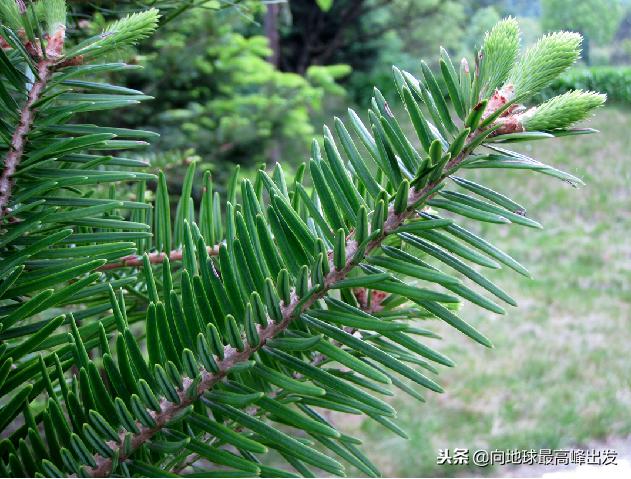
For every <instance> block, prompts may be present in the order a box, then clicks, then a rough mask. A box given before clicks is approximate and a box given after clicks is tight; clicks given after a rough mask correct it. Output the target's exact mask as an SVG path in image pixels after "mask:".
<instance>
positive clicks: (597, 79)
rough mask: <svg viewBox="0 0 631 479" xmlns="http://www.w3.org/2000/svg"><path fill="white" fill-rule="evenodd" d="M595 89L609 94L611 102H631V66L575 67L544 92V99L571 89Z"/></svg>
mask: <svg viewBox="0 0 631 479" xmlns="http://www.w3.org/2000/svg"><path fill="white" fill-rule="evenodd" d="M579 89H580V90H593V91H599V92H602V93H606V94H607V99H608V101H609V102H622V103H630V102H631V67H628V66H622V67H621V66H598V67H590V68H584V67H583V68H573V69H571V70H569V71H567V72H566V73H564V74H563V75H561V76H560V77H559V78H558V79H556V80H555V81H554V83H552V85H550V86H549V87H548V88H546V89H545V90H544V91H543V92H542V93H541V96H542V99H547V98H551V97H553V96H556V95H559V94H561V93H565V92H566V91H569V90H579Z"/></svg>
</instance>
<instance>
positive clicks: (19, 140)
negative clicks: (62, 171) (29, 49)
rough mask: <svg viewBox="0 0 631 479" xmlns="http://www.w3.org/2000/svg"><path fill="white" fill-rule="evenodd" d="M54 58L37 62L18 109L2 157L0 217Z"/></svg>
mask: <svg viewBox="0 0 631 479" xmlns="http://www.w3.org/2000/svg"><path fill="white" fill-rule="evenodd" d="M55 61H56V59H55V58H51V57H47V58H42V59H40V60H39V62H38V63H37V79H36V80H35V83H33V86H32V87H31V90H30V91H29V93H28V97H27V100H26V103H24V106H23V107H22V110H21V111H20V119H19V122H18V124H17V126H16V128H15V131H14V132H13V136H12V137H11V143H10V144H9V152H8V153H7V156H6V158H5V159H4V169H3V170H2V175H1V176H0V218H2V216H4V214H5V213H6V208H7V205H8V204H9V200H10V199H11V190H12V188H13V175H14V174H15V172H16V171H17V168H18V166H19V164H20V161H21V160H22V156H24V149H25V146H26V138H27V136H28V134H29V133H30V131H31V127H32V126H33V120H34V119H35V112H36V110H35V108H34V105H35V103H37V101H38V100H39V99H40V96H41V95H42V92H43V91H44V89H45V88H46V84H47V83H48V80H49V79H50V76H51V74H52V71H53V66H54V65H55Z"/></svg>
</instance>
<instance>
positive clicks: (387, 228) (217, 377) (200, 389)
mask: <svg viewBox="0 0 631 479" xmlns="http://www.w3.org/2000/svg"><path fill="white" fill-rule="evenodd" d="M476 133H477V131H476ZM474 136H475V135H469V138H473V137H474ZM468 154H469V150H468V148H465V149H464V150H463V151H462V152H461V153H460V154H459V155H458V156H456V157H455V158H453V159H452V160H451V161H450V162H449V163H448V164H447V165H446V167H445V170H444V171H445V172H452V171H453V170H454V169H456V168H457V167H458V166H459V165H460V163H462V161H463V160H464V159H465V158H466V157H467V156H468ZM445 177H446V174H442V175H441V176H440V177H439V178H438V179H436V180H434V181H432V182H430V183H429V184H427V185H426V186H425V187H423V188H422V189H420V190H417V189H415V188H413V189H412V190H411V192H410V194H409V195H408V201H407V208H406V209H405V210H404V211H402V212H401V213H396V212H395V209H394V206H391V207H390V208H389V210H388V216H387V217H386V220H385V222H384V224H383V228H382V230H381V232H380V234H379V235H378V236H377V237H376V238H374V239H372V240H371V241H370V242H369V243H368V244H367V246H366V248H365V250H364V252H363V254H362V259H363V257H365V256H367V255H368V254H370V253H371V252H372V251H374V250H375V249H377V248H378V247H379V246H380V245H381V243H382V242H383V241H384V239H385V238H386V237H387V236H388V235H389V234H391V233H392V232H393V231H395V230H396V229H397V228H398V227H399V226H401V225H402V224H403V223H404V222H405V221H406V220H407V219H409V218H411V217H413V216H414V215H415V214H416V210H417V209H418V208H419V207H420V206H419V203H421V202H424V201H427V200H428V199H430V198H431V197H432V196H433V195H434V194H435V192H436V189H437V186H438V185H439V184H440V183H441V182H442V181H443V180H444V179H445ZM357 252H358V244H357V241H355V239H354V237H353V236H351V237H349V238H348V239H347V240H346V262H345V264H344V266H343V267H342V268H341V269H339V270H336V268H335V265H334V262H333V250H329V252H328V261H329V265H330V272H329V273H328V274H327V275H326V276H325V277H324V278H323V283H324V284H323V285H320V288H319V289H318V291H317V292H316V293H314V294H312V295H311V297H310V298H309V299H307V300H306V301H304V300H302V299H301V298H299V297H298V296H297V295H296V293H295V291H292V294H291V301H290V303H289V304H288V305H283V304H281V312H282V317H283V319H282V321H280V322H278V323H276V322H273V321H270V322H269V324H268V325H267V326H266V327H261V326H260V325H257V330H258V336H259V342H258V343H257V344H256V345H255V346H250V345H249V344H248V343H247V342H244V343H245V347H244V348H243V351H239V350H237V349H235V348H233V347H232V346H226V347H225V348H224V359H223V360H221V361H217V368H218V370H217V372H214V373H213V372H210V371H207V370H205V369H204V368H201V369H200V380H199V383H198V385H197V390H196V391H195V392H194V393H193V394H191V393H190V391H188V389H189V388H190V387H192V386H193V385H194V384H195V382H194V381H193V379H191V378H184V380H183V387H182V389H181V390H180V391H178V397H179V401H178V402H177V403H175V402H170V401H167V400H166V399H163V400H162V401H161V403H160V412H157V413H155V412H150V414H151V415H152V417H153V420H154V421H155V426H153V427H148V426H143V425H142V424H140V422H138V423H137V426H138V429H139V432H138V433H136V434H134V435H133V437H132V440H131V447H128V448H124V440H125V434H126V433H121V435H120V441H119V443H118V444H112V445H111V448H112V449H115V453H116V454H115V456H116V457H117V458H118V461H119V462H123V461H125V460H127V458H128V457H129V456H130V455H131V454H132V453H133V452H134V451H135V450H136V449H138V448H139V447H140V446H141V445H142V444H144V443H145V442H147V441H148V440H150V439H151V438H152V437H153V436H154V435H155V434H156V433H158V432H160V431H161V430H162V429H163V428H164V427H165V426H167V425H168V424H169V422H171V421H172V420H173V419H174V418H176V417H177V416H178V415H179V414H180V413H182V412H183V411H184V409H186V408H187V407H189V406H191V405H192V404H193V403H194V402H195V401H196V400H197V399H198V398H199V397H200V396H201V395H202V394H204V393H205V392H206V391H209V390H211V389H212V388H213V386H214V385H215V384H217V383H218V382H219V381H221V380H222V379H223V378H224V377H225V376H226V375H227V374H228V372H229V370H230V369H231V368H232V367H234V366H235V365H237V364H239V363H242V362H244V361H247V360H249V359H250V357H251V356H252V354H254V353H255V352H256V351H258V350H259V349H261V348H262V347H263V346H264V345H265V343H266V342H267V341H268V340H270V339H273V338H275V337H276V336H278V335H279V334H281V333H282V332H283V331H285V330H286V329H287V327H288V326H289V324H290V323H291V322H292V321H293V320H294V319H296V318H299V317H300V315H301V314H302V313H303V312H304V311H306V310H308V309H309V308H310V307H311V306H312V305H313V304H314V303H315V302H316V301H317V300H318V299H321V298H322V297H324V296H325V295H326V294H327V292H328V291H329V290H330V289H331V287H332V286H333V285H334V284H335V283H337V282H338V281H341V280H343V279H345V278H346V276H347V275H348V273H349V272H350V271H351V270H352V269H353V268H354V267H355V266H356V265H357V264H358V259H357V258H355V254H356V253H357ZM310 286H314V285H310ZM95 461H96V464H97V465H96V467H93V468H91V469H89V470H88V471H87V472H88V475H89V476H90V477H106V476H109V475H110V474H111V472H112V467H113V461H112V459H111V458H107V457H102V456H100V455H99V454H98V453H97V454H96V456H95Z"/></svg>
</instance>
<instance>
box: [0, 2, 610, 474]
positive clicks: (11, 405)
mask: <svg viewBox="0 0 631 479" xmlns="http://www.w3.org/2000/svg"><path fill="white" fill-rule="evenodd" d="M10 3H11V2H3V5H9V4H10ZM15 5H16V8H3V9H2V10H0V14H1V15H2V21H3V23H2V26H1V27H0V41H1V46H2V48H1V49H0V63H1V65H0V68H1V70H0V75H1V78H0V110H1V121H0V149H2V158H3V165H2V166H3V170H2V178H1V183H0V187H1V189H0V206H1V207H2V210H1V213H0V214H1V223H0V228H1V236H0V272H1V275H0V276H1V281H0V324H1V329H0V339H1V341H2V342H1V344H0V401H1V403H0V422H1V424H0V430H1V431H2V438H3V439H2V440H1V442H0V475H2V476H17V477H19V476H25V475H28V476H32V475H45V476H57V477H62V476H67V475H71V474H74V475H78V476H108V475H114V476H131V475H136V476H138V475H140V476H147V475H149V476H165V475H167V476H171V475H177V474H188V473H191V471H193V472H195V473H200V474H202V475H203V474H213V475H230V476H233V475H244V476H253V475H261V476H291V475H294V473H297V474H299V475H304V476H309V475H311V474H313V473H312V470H311V468H315V470H316V471H324V473H326V474H334V475H343V474H344V473H345V472H344V471H345V469H344V467H345V466H344V465H343V464H346V465H351V466H352V467H354V468H356V469H355V470H358V471H360V472H361V473H362V474H365V475H368V476H377V475H378V474H379V472H378V471H377V469H376V468H375V466H374V465H373V464H372V463H371V462H370V460H369V459H368V458H366V456H364V455H363V454H362V453H361V451H360V449H359V444H360V441H359V440H358V439H356V438H354V437H351V436H349V435H346V434H344V433H343V432H342V431H341V430H339V429H337V427H336V425H334V424H332V423H331V422H330V421H329V420H328V419H326V417H325V415H324V414H323V411H326V410H331V411H339V412H342V413H348V414H363V415H365V416H366V417H367V418H369V419H370V420H374V421H376V422H378V423H380V424H381V425H383V426H384V427H385V428H386V429H389V430H390V431H391V432H392V433H394V434H398V435H401V436H405V432H404V431H403V430H402V428H401V426H400V425H398V424H397V423H396V411H395V410H394V409H393V408H392V406H391V405H390V404H389V403H388V402H386V401H384V399H383V396H391V395H393V394H399V393H405V394H409V395H411V396H413V397H415V398H417V399H419V400H422V399H423V394H424V392H427V393H430V394H431V393H434V392H438V393H440V392H442V388H441V386H440V385H439V384H438V383H437V380H436V377H435V376H436V374H437V373H438V371H439V369H440V368H442V367H444V366H446V367H450V366H453V362H452V361H451V359H449V358H448V357H446V356H445V355H443V354H442V353H440V352H439V351H438V350H436V349H435V348H434V346H433V345H431V346H430V344H431V343H435V341H436V339H437V337H436V335H435V333H433V332H432V331H431V330H430V329H426V328H425V327H422V328H421V327H419V323H418V322H417V321H415V320H416V319H418V318H433V319H434V320H441V321H445V322H446V323H448V324H450V325H451V326H453V327H454V328H455V329H457V330H459V331H460V332H462V333H463V334H465V335H467V336H468V337H470V338H471V339H472V340H473V341H476V342H478V343H480V344H482V345H484V346H491V342H490V341H489V339H487V338H486V337H485V336H484V335H483V334H482V333H481V332H479V331H478V330H477V329H475V327H474V326H473V325H471V324H468V323H466V322H465V321H463V320H462V319H461V318H459V317H458V316H457V314H456V308H455V305H456V304H457V303H459V302H461V301H464V302H471V303H474V304H475V305H477V306H479V307H481V308H484V309H486V310H489V311H491V312H493V313H498V314H503V313H504V307H502V306H501V305H500V304H499V303H506V304H509V305H513V306H514V305H515V304H516V303H515V301H514V300H513V298H512V297H511V296H510V295H509V294H507V293H506V292H505V291H504V290H502V289H501V288H500V287H499V286H497V285H495V284H494V283H493V282H491V281H490V280H489V279H487V277H486V274H487V271H488V270H491V271H492V270H494V269H498V268H500V267H501V266H506V267H508V268H511V269H513V270H515V271H516V272H517V273H519V274H523V275H528V272H527V270H526V269H525V268H524V267H523V266H522V265H521V264H519V263H518V262H517V261H516V260H515V259H513V258H512V257H510V256H509V255H507V254H506V253H504V252H502V251H501V250H500V249H498V248H497V247H496V246H494V245H492V244H490V243H489V242H487V241H485V240H484V239H482V238H480V237H479V236H477V235H476V234H474V233H473V232H471V231H469V230H467V229H465V228H464V227H462V226H459V225H458V224H457V221H458V219H459V218H461V217H464V218H467V219H469V220H475V221H480V222H487V223H497V224H500V225H508V224H514V225H515V226H525V227H531V228H540V227H541V226H540V225H539V223H537V222H536V221H535V220H533V219H531V218H529V217H527V216H526V213H525V208H524V207H523V206H521V205H520V204H518V203H516V202H515V201H513V200H511V199H509V198H508V197H507V196H505V195H503V194H501V193H498V192H496V191H493V190H491V189H489V188H487V187H485V186H483V185H480V184H477V183H474V182H472V181H470V180H467V179H464V178H462V177H460V176H457V174H461V173H462V172H466V170H467V169H475V168H498V169H502V168H509V169H522V170H529V171H535V172H540V173H544V174H546V175H551V176H553V177H556V178H559V179H562V180H564V181H566V182H570V183H572V184H579V183H580V180H579V179H578V178H575V177H574V176H572V175H570V174H568V173H564V172H561V171H559V170H557V169H555V168H553V167H551V166H548V165H545V164H543V163H541V162H539V161H537V160H534V159H532V158H528V157H527V156H524V155H523V154H520V153H516V152H513V151H510V150H508V149H506V148H505V147H504V145H503V144H505V143H509V142H512V141H523V140H530V139H543V138H550V137H554V136H562V135H572V134H578V133H585V132H589V130H584V129H583V130H572V129H568V127H569V126H570V124H571V123H572V122H574V121H576V120H578V119H581V118H584V117H585V116H586V115H587V113H588V112H589V111H590V110H591V109H592V108H594V107H595V106H597V105H599V104H601V103H602V101H603V98H602V97H600V96H596V95H594V94H587V96H586V94H583V93H577V94H572V95H566V96H563V97H562V98H559V99H557V100H552V101H551V102H549V103H547V104H544V105H543V106H541V107H540V108H539V109H537V110H535V111H534V113H533V114H531V115H528V116H524V115H525V113H522V112H523V108H521V107H520V106H518V105H515V101H514V98H513V99H508V100H506V99H505V101H503V102H502V101H499V100H498V99H499V97H500V96H501V95H498V92H493V90H494V89H495V88H497V87H499V86H500V83H501V82H505V81H506V82H509V83H506V84H505V85H503V86H502V87H501V89H502V90H504V91H507V86H511V85H513V86H514V87H515V88H516V90H517V91H519V92H520V93H519V97H520V98H521V97H523V95H522V92H524V93H525V92H528V94H532V93H536V90H537V89H538V88H542V87H543V86H545V84H546V83H547V82H548V81H549V80H550V79H551V78H553V77H554V76H555V75H557V74H558V73H560V72H561V71H562V70H563V68H565V67H566V66H567V65H569V63H571V61H572V60H573V59H574V58H575V57H576V56H577V55H578V52H577V48H578V41H577V38H578V37H576V36H572V35H569V34H561V35H560V36H554V35H552V36H549V37H546V38H545V39H544V40H542V42H541V43H539V44H537V45H536V46H535V47H533V49H531V50H529V51H528V52H527V53H526V54H525V56H524V57H523V58H522V59H521V60H517V59H516V58H515V56H516V55H515V53H514V51H513V50H514V49H515V48H516V45H518V30H517V28H516V25H515V24H514V22H513V21H509V23H508V24H506V25H503V26H502V25H500V26H499V27H498V28H495V29H493V30H492V31H491V32H490V33H489V34H488V35H487V37H486V39H485V43H484V46H483V51H484V52H486V55H487V56H486V57H484V56H483V55H481V56H480V58H485V59H484V60H483V61H484V66H483V68H482V69H481V70H480V71H481V72H482V73H481V74H482V75H483V77H479V76H478V75H477V74H476V73H475V72H474V73H471V72H470V71H469V69H468V65H467V64H466V62H463V63H461V66H460V71H459V72H457V71H456V70H455V67H454V66H453V64H452V61H451V60H450V58H449V55H448V54H447V52H445V51H443V52H442V55H441V57H442V58H441V62H440V66H441V74H442V76H443V77H444V80H445V83H446V84H447V86H448V91H449V100H451V103H452V104H453V105H454V110H455V111H456V114H457V116H458V117H459V118H456V117H454V116H452V114H451V110H450V108H449V107H448V104H447V101H446V99H445V98H444V97H443V96H442V94H441V91H440V89H439V87H438V82H437V79H436V78H435V76H434V74H433V73H432V71H431V70H430V69H429V67H428V66H427V65H426V64H424V63H423V64H422V78H420V79H418V78H415V77H414V76H413V75H411V74H410V73H407V72H403V71H400V70H399V69H397V68H395V69H394V81H395V84H396V87H397V88H398V91H399V93H400V96H401V101H402V103H403V105H404V106H405V109H406V110H407V114H408V115H409V119H410V121H411V124H412V126H413V129H414V131H415V132H416V136H417V138H411V137H409V136H408V135H407V134H406V133H405V130H404V129H403V128H402V126H401V123H400V122H399V120H398V119H397V118H395V116H394V115H393V113H392V111H393V110H392V109H391V107H389V106H388V104H387V103H386V102H385V101H384V99H383V97H382V95H381V94H380V93H379V92H378V91H375V93H374V97H373V98H372V102H371V105H372V106H371V108H370V110H369V111H368V115H367V118H368V122H367V123H365V122H363V121H362V120H361V119H360V117H359V116H358V115H357V114H356V113H355V112H353V111H352V110H351V111H349V118H348V122H347V123H346V124H345V123H344V122H342V120H340V119H335V121H334V127H333V129H332V131H331V130H329V129H328V128H325V129H324V137H323V143H322V145H323V146H320V145H321V144H320V143H318V142H316V141H314V143H313V148H312V151H311V158H310V159H309V162H308V163H305V164H304V165H303V166H302V167H300V168H299V170H298V173H297V174H296V176H295V177H294V178H287V177H286V176H285V174H284V173H283V170H282V168H281V166H280V165H276V166H275V167H274V168H273V169H272V171H271V172H269V173H268V172H265V171H260V172H259V173H258V175H257V177H256V180H255V181H253V182H250V181H248V180H241V181H240V180H239V179H238V176H237V175H235V176H234V177H233V181H231V183H230V185H229V188H228V195H227V197H226V198H221V197H220V195H219V194H218V193H217V192H213V185H212V181H211V178H210V176H209V175H208V174H206V175H205V176H204V178H203V185H202V186H203V191H204V192H203V199H202V202H201V205H200V206H199V208H196V207H195V205H194V203H193V200H192V199H191V191H192V188H193V182H194V177H195V164H194V163H193V164H191V166H190V168H189V170H188V174H187V175H186V178H185V180H184V184H183V187H182V195H181V197H180V199H179V201H178V204H177V209H176V211H177V213H176V215H175V217H174V218H171V215H170V211H171V208H170V197H169V194H168V192H167V189H166V184H167V183H166V178H165V176H164V175H163V174H159V175H158V177H157V178H155V177H154V176H153V175H151V174H148V173H145V172H143V167H145V166H146V165H145V164H144V163H143V162H142V161H139V160H136V159H133V158H127V157H125V156H124V153H121V150H128V149H133V148H136V147H140V146H143V145H144V144H145V143H144V140H147V139H150V138H151V137H152V134H151V133H149V132H143V131H136V130H125V129H120V128H112V127H105V126H95V125H89V124H75V123H72V118H73V117H74V116H75V115H76V114H78V113H86V112H90V111H93V110H97V109H104V108H119V107H124V106H129V105H132V104H134V103H136V102H138V101H140V100H144V99H145V98H146V97H144V96H143V95H142V94H141V93H140V92H137V91H133V90H129V89H127V88H123V87H119V86H115V85H110V84H103V83H98V82H96V81H95V80H94V78H95V76H96V74H99V73H103V72H112V71H116V70H120V69H124V68H130V67H128V66H127V65H124V64H120V63H95V62H94V61H95V60H98V58H99V57H102V55H104V54H106V53H108V52H111V51H112V50H113V49H116V48H119V47H125V46H128V45H130V44H132V43H134V42H136V41H138V40H139V39H141V38H143V37H145V36H147V35H148V34H150V33H151V31H152V30H153V28H154V27H155V25H156V20H157V12H156V11H154V10H150V11H147V12H143V13H140V14H135V15H131V16H129V17H127V18H125V19H122V20H120V21H119V22H116V23H115V24H114V25H112V26H111V27H110V28H108V29H107V30H106V31H105V32H103V34H101V35H98V36H96V37H94V38H92V39H89V40H87V41H85V42H82V43H80V44H78V45H74V46H72V45H71V43H69V42H68V41H67V40H66V38H65V27H64V22H63V18H60V15H62V16H63V12H64V11H65V10H64V9H63V8H62V6H61V5H60V2H59V1H52V0H51V1H42V2H40V3H38V4H35V5H33V4H32V3H28V7H24V4H23V3H22V2H16V4H15ZM60 12H62V13H60ZM557 39H558V41H557ZM68 45H71V46H68ZM559 49H566V50H567V51H566V52H565V53H564V54H563V55H559V54H558V53H559ZM490 58H498V59H501V62H499V63H498V64H497V65H495V64H489V63H488V62H489V59H490ZM88 61H90V63H88ZM533 65H534V66H533ZM537 65H538V67H536V68H535V66H537ZM510 82H513V83H510ZM480 92H483V95H482V96H480ZM491 96H492V97H494V98H495V100H493V99H492V98H490V97H491ZM490 100H491V101H490ZM533 125H536V128H537V129H539V130H542V131H524V130H527V129H528V128H529V126H533ZM559 128H563V129H559ZM417 144H418V145H420V146H418V147H417V146H416V145H417ZM307 173H308V174H307ZM148 181H155V182H156V183H157V191H156V193H155V196H154V197H152V201H148V200H147V198H146V196H148V195H145V189H146V183H147V182H148ZM103 185H105V187H104V186H103ZM130 187H131V188H133V189H130ZM128 192H135V193H134V194H133V196H129V193H128ZM120 195H123V196H122V198H120V199H119V196H120ZM172 220H173V221H172ZM482 268H484V269H482ZM463 278H466V279H467V281H466V282H464V281H462V279H463ZM425 324H427V325H428V326H431V324H432V322H431V321H426V322H425ZM435 413H436V414H439V413H440V412H439V411H438V412H435ZM271 450H275V451H277V452H278V453H279V454H280V456H282V457H283V458H284V459H285V460H286V463H287V466H288V467H291V470H280V469H276V468H274V467H272V466H270V465H269V461H267V459H266V453H267V452H268V451H271ZM294 471H295V472H294Z"/></svg>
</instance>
